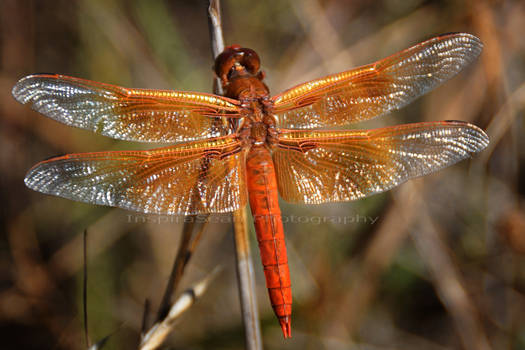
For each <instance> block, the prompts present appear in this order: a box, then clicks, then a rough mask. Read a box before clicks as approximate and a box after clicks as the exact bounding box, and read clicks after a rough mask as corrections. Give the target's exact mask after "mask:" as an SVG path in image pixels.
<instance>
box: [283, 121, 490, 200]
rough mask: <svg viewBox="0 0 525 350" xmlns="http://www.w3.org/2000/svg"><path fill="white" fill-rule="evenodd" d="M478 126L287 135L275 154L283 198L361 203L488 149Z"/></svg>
mask: <svg viewBox="0 0 525 350" xmlns="http://www.w3.org/2000/svg"><path fill="white" fill-rule="evenodd" d="M488 142H489V140H488V137H487V135H486V134H485V133H484V132H483V131H482V130H481V129H479V128H478V127H476V126H474V125H471V124H468V123H464V122H455V121H444V122H430V123H415V124H406V125H399V126H393V127H386V128H380V129H374V130H351V131H319V132H317V131H287V132H283V133H281V135H280V136H279V140H278V143H277V145H276V147H275V149H274V152H273V160H274V163H275V167H276V173H277V183H278V188H279V193H280V195H281V197H282V198H283V199H284V200H286V201H290V202H298V203H307V204H315V203H326V202H338V201H349V200H355V199H359V198H362V197H366V196H369V195H372V194H375V193H379V192H383V191H386V190H389V189H391V188H392V187H394V186H397V185H399V184H401V183H403V182H405V181H407V180H408V179H411V178H414V177H418V176H422V175H426V174H429V173H432V172H435V171H437V170H439V169H442V168H444V167H447V166H449V165H452V164H454V163H456V162H458V161H460V160H462V159H465V158H468V157H470V156H471V155H472V154H473V153H476V152H479V151H481V150H482V149H484V148H485V147H486V146H487V145H488Z"/></svg>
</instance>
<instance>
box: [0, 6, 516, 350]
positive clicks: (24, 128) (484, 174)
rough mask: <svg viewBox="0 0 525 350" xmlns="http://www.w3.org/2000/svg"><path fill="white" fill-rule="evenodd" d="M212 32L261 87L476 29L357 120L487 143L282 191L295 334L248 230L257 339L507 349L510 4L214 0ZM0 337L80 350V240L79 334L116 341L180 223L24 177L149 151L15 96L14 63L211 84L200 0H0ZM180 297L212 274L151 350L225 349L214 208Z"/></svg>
mask: <svg viewBox="0 0 525 350" xmlns="http://www.w3.org/2000/svg"><path fill="white" fill-rule="evenodd" d="M222 9H223V27H224V35H225V40H226V43H227V44H233V43H239V44H241V45H243V46H246V47H250V48H253V49H255V50H256V51H257V52H258V53H259V55H260V56H261V57H262V64H263V69H264V70H265V72H266V73H267V83H268V85H269V86H270V88H271V90H272V91H273V92H274V93H277V92H279V91H282V90H283V89H285V88H288V87H290V86H292V85H293V84H296V83H300V82H303V81H306V80H308V79H311V78H316V77H319V76H322V75H324V74H328V73H334V72H338V71H342V70H347V69H349V68H351V67H354V66H358V65H362V64H366V63H369V62H372V61H375V60H377V59H379V58H383V57H385V56H387V55H389V54H391V53H394V52H397V51H399V50H402V49H404V48H407V47H409V46H411V45H413V44H415V43H417V42H420V41H423V40H425V39H427V38H429V37H432V36H434V35H437V34H441V33H445V32H456V31H460V32H469V33H472V34H475V35H477V36H478V37H480V38H481V40H482V41H483V43H484V45H485V48H484V51H483V53H482V55H481V57H480V59H479V60H478V61H477V62H475V63H474V64H472V65H471V67H469V68H467V69H465V70H464V71H463V72H462V73H460V74H459V75H458V77H456V78H454V79H452V80H451V81H449V82H448V83H446V84H445V85H444V86H442V87H439V88H437V89H436V90H435V91H433V92H432V93H429V94H428V95H427V96H425V97H423V98H421V99H419V100H417V101H416V102H415V103H413V104H411V105H410V106H408V107H406V108H404V109H403V110H401V111H398V112H395V113H393V114H392V115H389V116H386V117H383V118H381V119H380V120H375V121H371V122H367V123H362V124H359V125H356V126H355V127H358V128H372V127H377V126H382V125H394V124H399V123H407V122H415V121H425V120H426V121H429V120H443V119H452V120H464V121H468V122H471V123H474V124H476V125H478V126H480V127H482V128H483V129H485V130H487V133H488V135H489V137H490V139H491V143H490V145H489V146H488V148H487V149H486V150H485V151H483V152H482V153H481V154H479V155H478V156H476V157H475V158H474V159H472V160H470V161H464V162H462V163H460V164H457V165H455V166H453V167H451V168H448V169H446V170H443V171H441V172H439V173H437V174H434V175H432V176H427V177H425V178H423V179H418V180H414V181H410V182H408V183H406V184H404V185H402V186H399V187H398V188H397V189H395V190H393V191H390V192H388V193H385V194H381V195H376V196H373V197H371V198H368V199H365V200H361V201H358V202H353V203H343V204H337V205H320V206H297V205H289V204H286V203H282V210H283V213H284V215H285V217H284V218H285V231H286V233H287V245H288V249H289V260H290V261H289V262H290V268H291V273H292V283H293V288H294V289H293V292H294V306H293V308H294V311H293V313H294V314H293V322H292V325H293V331H292V334H293V338H292V339H291V340H287V341H284V340H283V339H282V334H281V331H280V328H279V325H278V323H277V321H276V319H275V318H274V315H273V313H272V311H271V308H270V305H269V302H268V299H267V292H266V289H265V287H264V277H263V274H262V269H261V267H260V265H259V257H258V250H257V248H256V245H255V243H254V242H255V239H254V238H252V249H253V252H254V260H255V261H254V262H255V271H256V278H257V280H256V283H257V293H258V301H259V310H260V316H261V325H262V334H263V342H264V346H265V348H267V349H404V350H409V349H432V350H434V349H435V350H440V349H442V350H444V349H525V255H524V254H525V207H524V203H523V202H524V197H523V196H524V195H525V177H524V176H525V175H524V171H525V149H524V142H525V141H524V136H523V135H524V126H523V121H524V115H523V111H524V107H525V35H524V33H525V3H524V2H523V1H519V0H516V1H511V0H508V1H504V0H465V1H460V0H446V1H424V0H381V1H363V0H354V1H330V0H305V1H291V0H290V1H282V0H272V1H258V2H255V1H236V0H230V1H228V0H225V1H223V2H222ZM0 57H1V58H0V164H1V176H0V185H1V186H0V191H1V196H2V197H1V199H2V203H1V208H2V209H1V211H0V224H1V231H2V234H1V236H0V343H1V344H2V346H1V347H2V348H5V349H51V348H52V349H82V348H85V345H84V340H83V335H82V298H81V294H82V277H83V274H82V232H83V231H84V230H85V229H87V230H88V250H89V259H88V266H87V268H88V273H89V274H88V278H89V281H88V305H87V308H88V312H89V330H90V336H91V338H92V339H93V340H97V339H100V338H102V337H104V336H106V335H108V334H111V333H113V334H114V335H113V336H112V337H111V338H110V340H109V341H108V343H107V344H106V346H105V349H133V348H136V344H137V342H138V340H139V332H140V325H141V319H142V313H143V305H144V300H145V299H146V298H148V299H149V300H151V305H152V310H155V307H156V306H157V305H158V304H159V301H160V298H161V296H162V293H163V290H164V286H165V283H166V280H167V278H168V275H169V271H170V267H171V262H172V260H173V257H174V254H175V252H176V248H177V245H178V244H179V239H180V234H181V226H182V225H181V223H180V218H178V219H177V218H176V217H174V218H169V217H158V216H144V215H140V214H135V213H131V212H127V211H124V210H120V209H111V208H105V207H97V206H92V205H87V204H81V203H74V202H70V201H67V200H65V199H60V198H55V197H49V196H45V195H42V194H39V193H35V192H32V191H30V190H28V189H27V188H25V186H24V184H23V178H24V174H25V172H26V171H27V170H28V169H29V168H30V167H31V166H32V165H33V164H35V163H36V162H38V161H40V160H43V159H46V158H48V157H50V156H54V155H57V154H64V153H72V152H86V151H100V150H116V149H147V148H152V147H154V145H144V144H132V143H127V142H121V141H115V140H111V139H109V138H105V137H102V136H98V135H95V134H92V133H90V132H87V131H82V130H77V129H74V128H71V127H67V126H65V125H61V124H59V123H56V122H54V121H52V120H50V119H47V118H45V117H43V116H41V115H39V114H37V113H35V112H33V111H31V110H30V109H29V108H28V107H24V106H21V105H19V104H18V103H16V102H15V101H14V99H13V98H12V97H11V93H10V91H11V88H12V86H13V85H14V84H15V82H16V81H17V80H18V79H19V78H21V77H23V76H24V75H27V74H30V73H34V72H56V73H62V74H67V75H73V76H78V77H83V78H88V79H91V80H97V81H101V82H107V83H113V84H118V85H122V86H127V87H142V88H172V89H181V90H195V91H204V92H211V90H212V78H213V75H212V71H211V66H212V57H211V50H210V44H209V36H208V25H207V19H206V2H205V1H167V0H165V1H160V0H159V1H147V0H130V1H124V0H75V1H72V0H56V1H37V0H35V1H29V0H18V1H16V0H0ZM212 221H213V222H212V223H211V224H210V225H208V227H207V229H206V231H205V233H204V236H203V238H202V239H201V242H200V244H199V246H198V248H197V250H196V252H195V255H194V256H193V258H192V260H191V262H190V264H189V266H188V269H187V271H186V273H185V274H184V277H183V280H182V286H181V287H182V288H181V290H182V289H184V288H185V287H188V286H190V285H192V284H193V283H195V282H196V281H198V280H200V279H201V278H203V277H204V276H206V275H207V274H208V273H209V272H210V271H211V270H212V269H213V267H215V266H216V265H222V266H223V271H222V272H221V274H220V275H219V276H218V277H217V278H216V279H215V280H214V281H213V283H212V285H211V287H210V288H209V290H208V291H207V292H206V294H205V295H204V296H203V297H202V298H201V299H200V300H199V301H198V302H197V303H196V305H194V306H193V307H192V308H191V309H190V310H189V311H188V312H187V313H186V314H185V315H184V316H183V317H182V318H181V319H180V320H179V322H178V325H177V328H176V331H175V332H174V333H173V334H172V335H171V337H170V338H169V341H168V342H167V343H166V345H165V348H166V349H242V348H243V347H244V340H243V327H242V323H241V316H240V306H239V301H238V291H237V282H236V276H235V268H234V248H233V239H232V225H231V223H230V220H229V216H227V215H223V216H215V217H212Z"/></svg>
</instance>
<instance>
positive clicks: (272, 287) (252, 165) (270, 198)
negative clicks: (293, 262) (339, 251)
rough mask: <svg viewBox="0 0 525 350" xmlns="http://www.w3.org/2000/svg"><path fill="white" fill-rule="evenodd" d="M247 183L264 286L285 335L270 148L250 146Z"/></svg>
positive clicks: (285, 281) (283, 271) (287, 304)
mask: <svg viewBox="0 0 525 350" xmlns="http://www.w3.org/2000/svg"><path fill="white" fill-rule="evenodd" d="M246 171H247V186H248V191H249V198H250V207H251V210H252V214H253V218H254V224H255V232H256V233H257V241H258V242H259V250H260V252H261V260H262V263H263V266H264V275H265V277H266V287H267V288H268V293H269V294H270V301H271V303H272V307H273V310H274V312H275V314H276V316H277V317H278V319H279V322H280V323H281V327H282V329H283V333H284V334H285V336H288V337H289V336H291V327H290V321H291V318H290V316H291V314H292V290H291V283H290V271H289V269H288V258H287V256H286V246H285V242H284V229H283V222H282V218H281V209H280V208H279V202H278V195H277V194H278V192H277V180H276V177H275V169H274V166H273V160H272V156H271V154H270V151H269V150H268V149H267V148H266V147H265V146H253V147H252V148H251V150H250V152H249V153H248V157H247V159H246Z"/></svg>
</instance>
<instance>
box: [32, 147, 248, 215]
mask: <svg viewBox="0 0 525 350" xmlns="http://www.w3.org/2000/svg"><path fill="white" fill-rule="evenodd" d="M244 179H245V168H244V152H242V151H241V147H240V144H239V142H238V141H236V140H235V139H234V138H232V137H226V138H219V139H212V140H209V141H206V142H202V141H198V142H194V143H188V144H184V145H179V146H173V147H166V148H159V149H155V150H151V151H122V152H96V153H80V154H70V155H66V156H63V157H57V158H53V159H50V160H47V161H44V162H41V163H39V164H37V165H36V166H34V167H33V168H32V169H31V170H30V171H29V172H28V174H27V175H26V178H25V183H26V185H27V186H28V187H29V188H31V189H33V190H36V191H40V192H43V193H47V194H52V195H55V196H60V197H64V198H68V199H72V200H76V201H81V202H86V203H93V204H100V205H108V206H113V207H120V208H124V209H129V210H135V211H139V212H144V213H156V214H186V215H189V214H203V213H222V212H229V211H233V210H235V209H238V208H240V207H241V206H243V205H244V204H245V203H246V198H247V197H246V185H245V183H244V181H245V180H244Z"/></svg>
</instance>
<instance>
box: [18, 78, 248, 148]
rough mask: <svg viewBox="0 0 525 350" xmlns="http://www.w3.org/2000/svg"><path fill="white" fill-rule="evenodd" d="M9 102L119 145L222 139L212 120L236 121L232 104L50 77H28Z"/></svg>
mask: <svg viewBox="0 0 525 350" xmlns="http://www.w3.org/2000/svg"><path fill="white" fill-rule="evenodd" d="M13 96H14V97H15V98H16V99H17V100H18V101H19V102H20V103H23V104H25V103H30V104H31V107H32V108H33V109H34V110H36V111H37V112H40V113H42V114H44V115H45V116H47V117H50V118H52V119H54V120H56V121H59V122H61V123H64V124H67V125H71V126H75V127H78V128H82V129H87V130H91V131H94V132H97V133H100V134H102V135H105V136H109V137H112V138H116V139H121V140H130V141H145V142H187V141H194V140H202V139H204V138H209V137H219V136H224V135H226V134H228V129H227V127H226V126H223V125H222V123H221V120H220V119H218V117H238V116H239V115H238V108H239V107H238V102H237V101H236V100H232V99H228V98H225V97H221V96H216V95H211V94H202V93H194V92H180V91H171V90H146V89H127V88H123V87H120V86H115V85H109V84H103V83H98V82H94V81H89V80H84V79H79V78H73V77H68V76H64V75H56V74H39V75H30V76H27V77H25V78H22V79H21V80H20V81H18V83H16V85H15V86H14V88H13Z"/></svg>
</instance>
